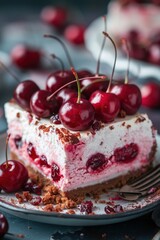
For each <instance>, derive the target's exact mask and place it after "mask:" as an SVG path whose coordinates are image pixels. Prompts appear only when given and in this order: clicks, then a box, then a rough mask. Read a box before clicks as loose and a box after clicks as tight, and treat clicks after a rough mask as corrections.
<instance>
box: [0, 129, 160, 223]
mask: <svg viewBox="0 0 160 240" xmlns="http://www.w3.org/2000/svg"><path fill="white" fill-rule="evenodd" d="M5 138H6V135H5V134H3V135H0V161H1V162H3V161H4V159H5ZM157 142H158V151H157V155H156V159H155V160H156V162H157V161H160V136H157ZM87 200H91V201H92V202H93V205H94V207H93V211H94V215H86V214H83V213H81V212H80V210H79V208H77V209H75V214H72V215H71V214H68V213H67V211H66V210H65V211H63V212H59V213H55V212H46V211H44V210H43V207H42V206H33V205H31V204H30V203H23V204H19V203H18V201H17V199H16V198H15V196H14V194H4V193H1V194H0V209H2V210H3V211H5V212H7V213H10V214H12V215H14V216H17V217H20V218H24V219H28V220H33V221H37V222H43V223H50V224H59V225H68V226H93V225H103V224H112V223H117V222H123V221H127V220H130V219H133V218H137V217H139V216H142V215H144V214H146V213H148V212H151V211H153V210H154V208H155V207H156V206H158V204H159V203H160V194H157V193H154V194H152V195H149V196H147V197H145V198H142V199H140V200H138V201H135V202H129V201H124V200H121V199H120V198H117V196H116V195H115V193H107V194H103V195H101V197H100V200H99V201H98V202H95V200H94V199H89V198H88V199H87ZM106 204H108V205H110V206H113V205H121V206H122V207H123V212H120V213H115V214H106V213H105V211H104V208H105V206H106Z"/></svg>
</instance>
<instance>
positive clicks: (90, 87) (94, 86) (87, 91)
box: [80, 76, 108, 98]
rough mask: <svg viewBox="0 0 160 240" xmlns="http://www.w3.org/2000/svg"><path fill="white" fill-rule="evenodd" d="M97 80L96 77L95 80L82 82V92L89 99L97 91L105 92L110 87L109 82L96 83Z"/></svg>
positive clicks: (89, 79)
mask: <svg viewBox="0 0 160 240" xmlns="http://www.w3.org/2000/svg"><path fill="white" fill-rule="evenodd" d="M96 80H97V77H96V76H95V79H93V78H92V79H91V78H87V77H86V79H84V80H82V81H81V83H80V84H81V90H82V92H83V93H84V95H85V96H86V97H87V98H89V97H90V96H91V94H92V93H93V92H94V91H96V90H101V91H105V90H106V88H107V86H108V81H106V80H104V81H100V82H94V81H96Z"/></svg>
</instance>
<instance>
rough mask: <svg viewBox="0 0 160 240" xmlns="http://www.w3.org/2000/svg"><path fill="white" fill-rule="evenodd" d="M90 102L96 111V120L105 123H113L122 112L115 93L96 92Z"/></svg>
mask: <svg viewBox="0 0 160 240" xmlns="http://www.w3.org/2000/svg"><path fill="white" fill-rule="evenodd" d="M89 101H90V102H91V104H92V105H93V106H94V108H95V111H96V119H98V120H101V121H103V122H105V123H108V122H112V121H113V120H114V119H115V117H116V116H117V115H118V113H119V111H120V101H119V98H118V97H117V96H116V95H115V94H113V93H105V92H102V91H98V90H97V91H95V92H94V93H92V95H91V97H90V99H89Z"/></svg>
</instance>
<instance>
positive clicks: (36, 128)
mask: <svg viewBox="0 0 160 240" xmlns="http://www.w3.org/2000/svg"><path fill="white" fill-rule="evenodd" d="M5 114H6V119H7V121H8V128H9V130H8V131H9V133H10V134H11V137H10V148H11V152H13V153H14V154H15V155H16V156H18V157H19V158H20V159H21V160H22V161H23V162H24V163H25V165H27V166H30V167H32V168H33V169H34V170H35V171H38V172H39V173H40V174H42V175H43V176H44V177H45V178H47V179H49V180H50V181H51V182H53V184H54V185H55V186H56V187H58V188H59V189H60V190H61V191H62V192H70V191H74V190H76V189H79V188H88V189H89V188H90V187H92V186H94V185H97V186H98V185H99V186H100V185H103V183H107V182H109V181H111V180H113V181H114V179H115V178H117V179H118V178H121V177H122V176H125V175H130V176H131V177H132V173H133V175H134V173H135V172H137V171H141V169H143V168H146V167H148V166H150V164H151V162H152V160H153V158H154V154H155V149H156V141H155V132H154V130H153V127H152V122H151V121H150V120H149V118H148V116H147V115H146V114H136V115H134V116H127V117H125V118H117V119H116V120H115V121H114V122H112V123H111V124H103V123H101V122H95V123H94V124H93V125H92V127H91V128H90V129H89V130H87V131H82V132H72V131H69V130H67V129H65V128H64V127H63V126H62V125H61V124H59V125H56V124H53V123H51V122H50V120H48V119H38V118H37V117H36V116H34V115H33V114H31V113H28V112H26V111H24V110H23V109H21V108H20V107H19V106H18V105H16V104H15V103H14V102H10V103H7V104H6V105H5Z"/></svg>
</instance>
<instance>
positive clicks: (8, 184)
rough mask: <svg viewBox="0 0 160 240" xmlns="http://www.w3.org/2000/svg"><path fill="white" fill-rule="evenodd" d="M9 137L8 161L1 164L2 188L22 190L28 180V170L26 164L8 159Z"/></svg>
mask: <svg viewBox="0 0 160 240" xmlns="http://www.w3.org/2000/svg"><path fill="white" fill-rule="evenodd" d="M9 137H10V135H9V136H8V137H7V140H6V162H4V163H2V164H1V165H0V188H1V189H3V190H4V191H5V192H7V193H11V192H16V191H18V190H20V189H21V188H22V187H23V186H24V185H25V183H26V182H27V180H28V171H27V169H26V168H25V167H24V165H23V164H22V163H20V162H18V161H16V160H8V156H7V146H8V140H9Z"/></svg>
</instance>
